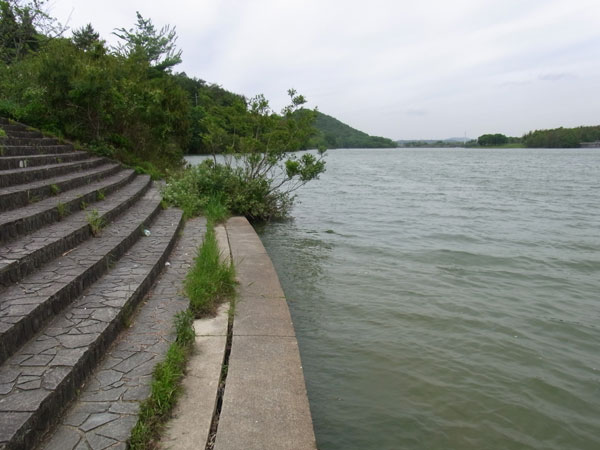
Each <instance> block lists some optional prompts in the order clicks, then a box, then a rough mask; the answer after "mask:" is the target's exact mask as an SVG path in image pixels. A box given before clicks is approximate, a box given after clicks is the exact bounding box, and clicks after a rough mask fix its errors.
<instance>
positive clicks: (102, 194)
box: [96, 189, 106, 201]
mask: <svg viewBox="0 0 600 450" xmlns="http://www.w3.org/2000/svg"><path fill="white" fill-rule="evenodd" d="M105 197H106V193H105V192H104V189H99V190H98V192H96V200H97V201H102V200H104V198H105Z"/></svg>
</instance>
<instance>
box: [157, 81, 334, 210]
mask: <svg viewBox="0 0 600 450" xmlns="http://www.w3.org/2000/svg"><path fill="white" fill-rule="evenodd" d="M288 95H289V97H290V104H289V105H288V106H286V107H285V108H283V110H282V111H281V114H277V113H275V112H274V111H273V110H272V109H271V107H270V106H269V102H268V100H267V99H266V98H265V97H264V96H263V95H257V96H255V97H253V98H251V99H249V100H246V102H245V103H243V104H239V103H238V104H236V105H233V106H231V107H228V108H226V109H225V108H224V109H222V111H224V110H226V111H227V114H225V115H223V116H219V115H211V117H210V119H211V120H210V123H209V125H208V132H207V133H206V135H205V139H206V141H207V144H206V146H207V147H209V148H211V149H212V151H213V159H212V160H207V161H205V162H204V163H203V164H201V165H199V166H197V167H195V168H193V169H190V170H189V171H188V172H186V173H185V174H184V175H183V176H182V177H181V178H179V179H176V180H171V182H170V183H169V185H168V186H167V188H166V190H165V191H164V193H163V195H164V196H165V198H166V199H167V200H168V201H171V202H173V203H174V204H177V205H178V206H180V207H182V208H183V209H184V210H185V211H186V214H187V215H194V214H198V213H199V212H201V211H202V209H203V207H204V206H205V205H206V204H208V203H210V201H211V199H213V198H214V197H217V198H218V200H219V201H220V202H222V203H223V204H224V206H225V207H226V208H228V209H229V210H230V211H231V212H233V213H235V214H241V215H244V216H246V217H248V218H249V219H251V220H268V219H271V218H278V217H283V216H285V215H287V213H288V212H289V209H290V207H291V205H292V203H293V200H294V195H293V193H294V192H295V191H296V190H297V189H299V188H300V187H301V186H303V185H305V184H306V183H308V182H309V181H311V180H314V179H317V178H318V177H319V175H320V174H321V173H323V172H324V171H325V161H324V159H323V158H324V154H325V149H320V150H319V151H318V152H317V153H316V154H315V153H312V152H306V153H302V154H297V153H293V151H295V150H299V149H302V148H305V146H306V144H307V142H308V139H309V137H310V136H311V135H312V134H314V131H315V130H314V128H313V123H314V119H315V114H316V111H314V110H308V109H301V107H302V105H303V104H305V103H306V99H305V98H304V97H303V96H302V95H298V94H297V92H296V91H295V90H293V89H290V90H289V91H288ZM217 155H220V157H221V158H222V159H219V158H217ZM221 161H223V162H221Z"/></svg>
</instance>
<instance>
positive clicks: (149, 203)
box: [0, 190, 160, 362]
mask: <svg viewBox="0 0 600 450" xmlns="http://www.w3.org/2000/svg"><path fill="white" fill-rule="evenodd" d="M155 192H156V191H155V190H151V191H149V192H148V194H146V195H145V196H144V198H143V199H142V200H140V201H139V202H138V203H137V204H136V205H135V206H133V207H132V208H130V209H129V210H128V211H126V212H125V213H124V214H123V216H121V217H119V218H117V220H115V221H114V222H112V223H111V224H110V225H108V226H107V227H106V228H105V229H103V230H102V233H101V234H100V235H99V236H98V237H97V238H95V239H92V240H87V241H85V242H84V243H83V244H81V245H80V246H79V247H77V248H75V249H74V250H73V251H71V252H68V253H66V254H64V255H62V256H60V257H59V258H57V259H56V260H54V261H51V262H49V263H47V264H45V265H44V266H43V267H41V268H40V269H39V270H38V271H36V272H34V273H33V274H31V275H30V276H28V277H26V278H24V279H22V280H20V281H19V283H17V284H13V285H11V286H9V287H8V288H5V289H0V295H1V296H2V297H4V298H6V300H5V301H4V302H2V303H1V304H0V341H1V342H2V346H1V347H0V362H2V361H4V360H5V359H6V357H8V356H10V355H11V354H12V352H13V351H14V349H16V348H17V347H18V345H19V343H20V342H23V341H24V340H26V339H29V338H30V337H31V336H32V334H33V333H35V332H36V331H37V330H38V329H39V328H40V327H41V326H42V325H43V324H44V323H45V321H47V319H48V318H49V317H51V316H52V315H53V314H54V312H55V311H56V310H58V309H60V308H62V307H64V306H65V305H67V304H68V303H70V302H71V301H72V299H73V298H74V297H76V296H78V295H80V294H81V292H82V291H83V289H85V288H86V287H88V286H89V285H90V284H91V283H93V282H94V281H96V280H97V279H98V278H100V276H101V275H102V274H103V273H104V272H105V271H106V270H107V269H108V266H109V265H110V264H111V263H112V262H113V261H116V260H118V259H119V258H120V257H121V256H122V254H123V253H124V252H125V251H126V250H127V249H128V248H129V247H130V246H131V245H133V243H134V242H135V241H136V240H137V239H138V238H139V237H140V236H141V235H142V233H141V232H140V230H139V225H140V224H141V223H149V222H150V221H151V219H152V217H153V216H154V215H155V214H156V213H157V212H158V209H159V208H160V201H159V199H155V198H152V197H153V196H154V195H155Z"/></svg>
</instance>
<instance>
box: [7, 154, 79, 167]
mask: <svg viewBox="0 0 600 450" xmlns="http://www.w3.org/2000/svg"><path fill="white" fill-rule="evenodd" d="M89 157H90V156H89V155H88V154H87V153H86V152H69V153H55V154H50V155H45V154H40V155H27V156H8V157H6V158H2V159H0V170H10V169H20V168H24V167H37V166H45V165H51V164H61V163H69V162H74V161H80V160H82V159H87V158H89Z"/></svg>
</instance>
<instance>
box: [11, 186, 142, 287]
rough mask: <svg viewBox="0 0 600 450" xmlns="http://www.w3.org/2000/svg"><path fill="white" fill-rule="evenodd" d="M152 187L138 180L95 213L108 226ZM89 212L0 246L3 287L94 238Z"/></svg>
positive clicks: (102, 204)
mask: <svg viewBox="0 0 600 450" xmlns="http://www.w3.org/2000/svg"><path fill="white" fill-rule="evenodd" d="M149 186H150V177H149V176H147V175H144V176H140V177H137V178H136V179H135V180H134V181H133V182H131V183H129V184H128V185H127V186H126V187H124V188H123V189H121V190H119V191H118V192H116V193H114V194H113V195H111V196H109V197H107V198H106V199H105V200H103V201H100V202H97V203H96V204H95V205H94V208H93V209H94V210H96V211H97V212H98V217H99V220H102V221H104V222H105V223H107V222H109V221H110V220H111V219H112V218H113V217H115V216H116V215H118V214H119V213H121V212H122V211H124V210H125V209H126V208H128V207H129V206H130V205H131V204H133V203H134V202H135V201H136V200H137V199H138V198H139V197H140V196H141V195H143V194H144V192H145V191H146V190H147V189H148V187H149ZM88 214H89V211H78V212H75V213H73V214H70V215H68V216H66V217H65V218H64V220H62V221H60V222H57V223H54V224H52V225H49V226H47V227H44V228H43V229H41V230H38V231H36V232H34V233H30V234H28V235H26V236H24V237H23V238H21V239H18V240H15V241H12V242H10V243H8V244H5V245H4V246H2V247H0V284H5V285H6V284H8V283H10V282H13V281H16V280H17V279H19V278H21V277H23V276H24V275H26V274H28V273H31V272H32V271H33V270H34V269H35V268H36V267H39V266H40V265H42V264H43V263H45V262H47V261H49V260H51V259H53V258H55V257H57V256H58V255H60V254H61V253H63V252H66V251H67V250H69V249H71V248H73V247H75V246H76V245H78V244H80V243H81V242H83V241H84V240H86V239H88V238H90V237H91V231H90V228H89V220H88Z"/></svg>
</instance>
